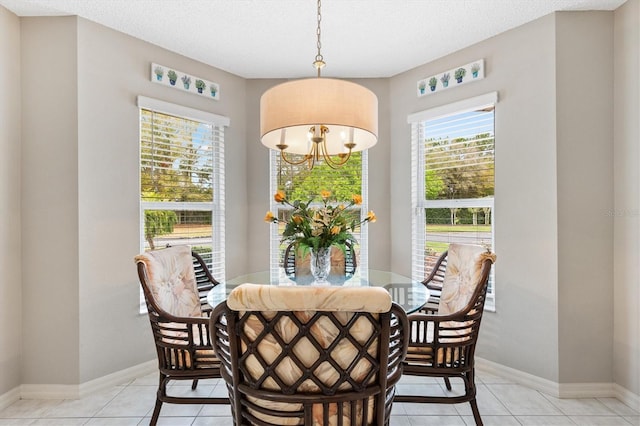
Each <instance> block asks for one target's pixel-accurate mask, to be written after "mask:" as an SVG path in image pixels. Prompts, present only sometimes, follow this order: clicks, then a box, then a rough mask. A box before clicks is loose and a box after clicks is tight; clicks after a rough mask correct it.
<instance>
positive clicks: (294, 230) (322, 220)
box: [264, 191, 376, 252]
mask: <svg viewBox="0 0 640 426" xmlns="http://www.w3.org/2000/svg"><path fill="white" fill-rule="evenodd" d="M320 197H321V198H322V205H321V206H318V207H313V206H312V205H311V202H312V201H313V198H311V199H310V200H309V201H308V202H306V203H305V202H301V201H299V200H296V201H293V202H292V201H289V200H288V199H287V197H286V195H285V193H284V191H278V192H276V194H275V195H274V196H273V198H274V200H275V201H276V202H278V203H281V204H286V205H288V206H291V207H292V208H293V211H292V213H291V218H290V219H289V220H288V221H281V220H279V219H278V218H277V217H275V216H274V215H273V213H271V212H267V215H266V216H265V218H264V221H265V222H269V223H279V222H284V223H285V228H284V232H283V234H282V241H283V242H290V243H291V242H294V243H296V245H297V246H298V247H297V248H298V249H302V250H303V251H305V252H306V251H307V250H308V249H313V250H315V251H317V250H319V249H323V248H329V247H331V246H332V245H336V246H338V247H340V248H341V249H342V250H343V251H344V250H345V242H347V241H352V242H354V243H357V241H356V239H355V238H354V237H353V235H351V233H350V232H349V231H353V230H354V229H355V228H356V227H357V226H358V225H361V224H364V223H366V222H375V221H376V215H375V213H374V212H373V211H370V212H369V213H367V216H366V217H365V218H364V219H363V220H360V217H359V216H358V215H357V212H356V211H355V210H353V209H351V207H352V206H354V205H360V204H362V196H361V195H358V194H355V195H353V196H352V198H351V202H350V203H348V204H346V205H344V204H338V205H332V204H330V202H329V201H330V198H331V192H330V191H321V192H320Z"/></svg>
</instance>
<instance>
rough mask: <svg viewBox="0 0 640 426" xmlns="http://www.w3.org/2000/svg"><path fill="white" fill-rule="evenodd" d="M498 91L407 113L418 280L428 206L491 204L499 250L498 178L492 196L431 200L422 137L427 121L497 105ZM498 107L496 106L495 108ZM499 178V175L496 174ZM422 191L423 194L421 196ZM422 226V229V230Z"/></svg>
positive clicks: (491, 297)
mask: <svg viewBox="0 0 640 426" xmlns="http://www.w3.org/2000/svg"><path fill="white" fill-rule="evenodd" d="M497 104H498V93H497V92H490V93H487V94H484V95H480V96H476V97H473V98H468V99H464V100H461V101H458V102H453V103H450V104H446V105H441V106H437V107H434V108H430V109H427V110H424V111H420V112H417V113H414V114H410V115H409V116H408V117H407V122H408V124H410V126H411V209H412V215H411V216H412V220H411V253H412V255H411V273H412V277H413V279H415V280H419V281H422V280H424V278H425V277H426V275H425V259H424V257H425V244H426V241H427V232H426V229H424V224H425V223H426V211H425V210H426V209H428V208H450V207H452V206H455V207H460V208H466V207H490V208H491V247H492V248H493V251H495V250H496V249H495V247H496V245H495V219H496V215H495V180H494V196H493V197H491V198H489V197H487V198H475V199H452V200H428V199H427V198H426V188H425V174H426V164H425V163H426V160H425V143H424V140H421V139H422V136H423V135H424V126H425V124H424V123H425V122H427V121H429V120H435V119H438V118H443V117H447V116H451V115H459V114H464V113H466V112H470V111H476V110H478V109H482V108H486V107H489V106H492V107H494V108H496V107H497ZM494 111H495V110H494ZM493 120H494V134H493V138H494V157H493V161H494V167H495V139H496V136H495V115H494V118H493ZM494 179H495V178H494ZM420 194H422V196H420ZM421 228H422V230H421ZM494 270H495V267H492V269H491V275H490V286H489V289H488V291H487V299H486V305H485V308H486V309H487V310H489V311H495V298H496V290H495V285H494V284H495V279H494V277H495V271H494Z"/></svg>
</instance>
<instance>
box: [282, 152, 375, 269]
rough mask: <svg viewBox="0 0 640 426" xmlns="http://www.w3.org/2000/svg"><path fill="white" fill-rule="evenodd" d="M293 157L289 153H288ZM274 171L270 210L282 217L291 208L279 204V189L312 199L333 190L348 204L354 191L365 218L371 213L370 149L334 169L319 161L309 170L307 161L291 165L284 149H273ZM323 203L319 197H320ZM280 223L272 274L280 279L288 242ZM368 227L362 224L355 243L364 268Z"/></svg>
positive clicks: (358, 263)
mask: <svg viewBox="0 0 640 426" xmlns="http://www.w3.org/2000/svg"><path fill="white" fill-rule="evenodd" d="M290 157H291V160H297V161H299V160H300V159H301V158H302V157H301V156H294V155H291V156H290ZM287 158H289V156H287ZM270 170H271V179H270V180H271V181H270V187H271V194H270V200H271V206H270V210H271V211H272V212H273V214H274V215H276V217H278V218H279V219H283V220H287V219H288V218H289V214H290V208H288V207H287V206H284V205H282V204H280V203H276V202H275V201H274V199H273V194H275V193H276V191H278V190H282V191H285V193H286V195H287V198H289V199H290V200H305V201H306V200H308V199H309V198H310V197H313V196H319V194H320V191H322V190H329V191H331V192H332V195H333V196H334V197H335V198H336V199H337V200H338V201H344V202H345V203H347V202H349V201H351V196H352V195H353V194H360V195H362V204H361V205H360V206H359V207H360V216H361V217H362V218H364V217H365V216H366V214H367V212H368V207H367V206H368V197H367V182H368V178H367V177H368V174H367V171H368V155H367V151H362V152H356V153H353V154H352V155H351V158H350V159H349V161H348V162H347V163H346V164H345V165H343V166H342V167H339V168H337V169H332V168H330V167H329V166H327V165H326V164H325V163H323V162H321V163H316V165H315V166H314V168H313V169H311V170H309V169H308V167H307V165H306V163H302V164H300V165H295V166H294V165H291V164H288V163H286V162H285V161H283V160H282V158H281V157H280V152H279V151H275V150H271V152H270ZM316 201H318V202H319V197H318V199H316ZM283 226H284V225H282V227H283ZM282 227H280V226H275V225H272V227H271V265H270V269H271V277H272V280H276V279H277V277H278V276H279V273H280V271H281V270H282V267H283V263H282V262H283V257H284V250H285V249H286V243H285V244H282V243H281V242H280V240H281V236H282V231H283V230H284V229H283V228H282ZM367 228H368V227H367V226H364V227H359V228H357V229H356V232H355V233H354V237H355V238H356V239H357V240H358V244H357V245H356V246H355V252H356V258H357V265H358V269H359V270H360V271H368V269H369V267H368V243H367V241H368V239H367V236H368V234H367Z"/></svg>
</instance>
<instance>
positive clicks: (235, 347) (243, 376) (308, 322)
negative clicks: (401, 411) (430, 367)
mask: <svg viewBox="0 0 640 426" xmlns="http://www.w3.org/2000/svg"><path fill="white" fill-rule="evenodd" d="M407 326H408V323H407V317H406V314H405V312H404V310H403V309H402V308H401V307H400V306H399V305H397V304H395V303H392V301H391V297H390V295H389V293H388V292H387V291H386V290H385V289H383V288H380V287H334V286H326V287H320V286H315V287H314V286H269V285H258V284H242V285H240V286H238V287H236V288H235V289H234V290H233V291H232V292H231V293H230V294H229V297H228V298H227V300H226V302H223V303H221V304H219V305H218V306H217V307H216V308H215V309H214V311H213V313H212V315H211V326H210V327H209V330H210V332H211V333H212V335H211V341H212V342H213V348H214V351H215V353H216V355H217V356H218V358H220V361H221V363H222V367H221V374H222V377H223V379H224V380H225V383H226V385H227V390H228V393H229V400H230V403H231V410H232V414H233V419H234V425H261V426H268V425H288V424H291V425H293V424H295V425H300V424H304V425H309V426H311V425H323V426H346V425H350V426H362V425H388V424H389V420H390V413H391V406H392V403H393V396H394V393H395V384H396V383H397V381H398V380H399V379H400V377H401V375H402V361H403V360H404V358H405V355H406V350H407V334H406V332H407Z"/></svg>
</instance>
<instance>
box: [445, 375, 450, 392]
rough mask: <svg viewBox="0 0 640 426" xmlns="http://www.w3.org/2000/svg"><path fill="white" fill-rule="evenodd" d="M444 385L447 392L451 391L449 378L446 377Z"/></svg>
mask: <svg viewBox="0 0 640 426" xmlns="http://www.w3.org/2000/svg"><path fill="white" fill-rule="evenodd" d="M444 384H445V386H447V390H449V391H450V390H451V382H450V381H449V378H448V377H444Z"/></svg>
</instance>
